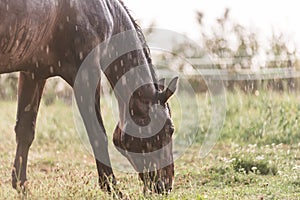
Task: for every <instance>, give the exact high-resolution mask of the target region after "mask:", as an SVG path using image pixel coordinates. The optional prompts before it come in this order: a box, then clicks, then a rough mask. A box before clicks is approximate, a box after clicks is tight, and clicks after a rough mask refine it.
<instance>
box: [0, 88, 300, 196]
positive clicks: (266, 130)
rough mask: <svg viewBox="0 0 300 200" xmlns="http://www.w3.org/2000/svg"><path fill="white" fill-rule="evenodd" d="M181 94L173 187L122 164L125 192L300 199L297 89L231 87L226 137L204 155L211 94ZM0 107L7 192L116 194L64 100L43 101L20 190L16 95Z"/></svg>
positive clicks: (0, 154)
mask: <svg viewBox="0 0 300 200" xmlns="http://www.w3.org/2000/svg"><path fill="white" fill-rule="evenodd" d="M178 99H181V100H180V101H179V100H176V99H174V100H173V102H172V108H173V109H172V110H173V116H174V117H173V118H174V122H175V124H176V127H177V131H176V134H175V144H176V145H175V146H177V151H178V152H179V153H178V152H175V153H176V154H178V157H179V158H178V159H177V160H176V163H175V166H176V169H175V173H176V177H175V185H174V189H173V192H172V193H171V194H170V195H169V196H159V195H150V196H144V195H143V193H142V183H141V181H139V179H138V177H137V175H136V174H130V173H123V172H120V171H118V170H116V171H115V173H116V176H117V178H118V181H119V187H120V189H121V190H122V192H123V193H125V194H126V195H127V196H128V197H130V198H131V199H171V200H172V199H198V200H202V199H300V182H299V180H300V124H299V123H300V122H299V119H298V118H299V114H300V113H299V111H300V103H299V102H300V101H299V100H300V98H299V96H298V95H295V94H276V93H261V94H260V95H259V96H252V95H245V94H243V93H238V92H237V93H234V94H227V107H226V111H227V117H226V121H225V123H224V126H223V129H222V131H221V134H220V139H219V140H218V142H217V144H216V146H215V147H214V149H213V150H212V152H211V153H210V154H209V155H208V156H207V157H206V158H204V159H202V158H200V156H199V150H200V147H201V143H202V141H203V139H204V136H205V133H206V131H207V130H208V128H209V124H210V117H211V102H210V98H209V96H208V95H200V96H198V97H197V101H198V102H200V105H199V107H198V108H196V109H195V107H194V106H193V105H191V102H192V100H191V99H189V98H187V97H185V98H178ZM103 105H106V102H103ZM109 107H110V106H103V108H102V112H103V115H104V119H105V123H106V127H107V130H108V133H111V132H112V130H113V128H114V125H115V120H112V117H111V111H110V108H109ZM0 110H1V115H0V175H1V178H0V199H26V198H27V199H111V198H113V194H112V195H108V194H106V193H104V192H102V191H101V190H100V189H99V188H98V186H97V174H96V167H95V164H94V160H93V157H92V156H91V155H90V154H89V153H88V151H87V150H86V148H85V146H84V145H83V144H82V143H81V141H80V139H79V136H78V134H77V132H76V129H75V126H74V123H73V114H72V108H71V107H70V106H68V105H65V104H64V103H62V102H60V101H59V100H57V101H56V102H55V103H54V104H52V105H50V106H45V105H42V106H41V110H40V113H39V117H38V123H37V131H36V139H35V141H34V143H33V145H32V148H31V150H30V154H29V163H28V178H29V192H28V194H27V196H26V197H24V196H22V195H21V194H18V193H17V192H16V191H15V190H13V189H12V188H11V168H12V162H13V158H14V153H15V146H16V145H15V136H14V133H13V128H14V122H15V113H16V102H7V101H6V102H3V101H2V102H0ZM183 111H185V112H183ZM196 111H198V116H197V120H195V115H193V113H196ZM109 137H110V138H111V134H110V136H109ZM180 153H182V154H183V155H181V156H179V155H180ZM116 160H117V159H115V161H114V163H116ZM128 183H130V185H127V184H128Z"/></svg>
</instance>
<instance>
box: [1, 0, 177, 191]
mask: <svg viewBox="0 0 300 200" xmlns="http://www.w3.org/2000/svg"><path fill="white" fill-rule="evenodd" d="M123 33H124V34H123ZM99 44H102V45H100V46H99ZM131 44H133V47H136V48H130V50H129V51H126V50H125V51H124V50H122V47H127V45H128V46H130V45H131ZM95 49H96V51H94V50H95ZM91 52H96V53H91ZM111 55H114V56H111ZM114 57H115V58H116V59H112V58H114ZM82 66H83V67H82ZM86 66H88V67H86ZM100 66H101V67H100ZM101 68H102V71H103V72H104V74H105V75H106V77H107V78H108V80H109V82H110V84H111V86H112V88H113V89H114V92H115V94H116V97H117V100H118V105H119V110H120V121H119V123H118V125H117V127H116V129H115V132H114V137H113V142H114V144H115V146H116V148H117V149H118V150H119V151H120V152H121V153H122V154H123V155H124V156H126V157H127V159H128V160H129V161H130V163H131V164H132V165H133V167H134V168H135V170H137V172H139V176H140V178H141V179H142V181H143V182H144V185H145V189H151V190H154V191H155V192H158V193H162V192H168V191H170V190H171V189H172V185H173V179H174V165H173V155H172V134H173V132H174V127H173V124H172V120H171V115H170V109H169V107H168V104H167V101H168V99H169V98H170V97H171V96H172V95H173V93H174V92H175V89H176V85H177V78H175V79H173V80H172V81H171V83H170V84H169V86H168V87H166V88H165V87H164V83H163V82H164V81H161V82H159V81H157V78H156V75H155V72H154V68H153V66H152V64H151V58H150V53H149V48H148V47H147V45H146V42H145V39H144V36H143V34H142V32H141V30H140V28H139V27H138V25H137V24H136V23H135V21H134V20H133V19H132V17H131V16H130V14H129V13H128V10H127V9H126V7H125V6H124V5H123V3H122V2H121V1H119V0H39V1H36V0H1V1H0V74H1V73H9V72H16V71H20V77H19V87H18V111H17V122H16V126H15V132H16V140H17V151H16V157H15V161H14V169H13V172H12V185H13V187H14V188H17V187H22V186H23V185H24V183H25V182H26V180H27V178H26V166H27V157H28V151H29V148H30V146H31V144H32V142H33V139H34V135H35V123H36V117H37V113H38V108H39V104H40V99H41V96H42V93H43V88H44V85H45V82H46V80H47V79H48V78H49V77H53V76H60V77H62V78H63V79H64V80H65V81H66V82H67V83H68V84H70V85H71V86H72V87H73V89H74V93H75V97H76V101H77V105H78V107H79V110H80V113H81V116H82V118H83V121H84V124H85V127H86V130H87V132H88V136H89V139H90V143H91V146H92V149H93V152H94V155H95V158H96V165H97V170H98V174H99V184H100V186H101V188H104V189H107V190H108V191H110V190H111V188H110V185H111V183H112V184H113V185H114V184H115V183H116V181H115V177H114V173H113V170H112V168H111V165H110V158H109V154H108V147H107V137H106V132H105V129H104V126H103V122H102V118H101V112H100V104H99V101H100V92H99V87H100V84H99V83H100V81H99V77H100V76H99V74H100V69H101ZM120 82H121V84H119V83H120ZM93 113H95V115H94V114H93ZM155 129H156V130H155Z"/></svg>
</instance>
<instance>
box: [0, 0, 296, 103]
mask: <svg viewBox="0 0 300 200" xmlns="http://www.w3.org/2000/svg"><path fill="white" fill-rule="evenodd" d="M124 3H125V4H126V5H127V7H128V8H129V10H130V11H131V13H132V15H133V17H134V18H135V19H136V20H137V21H138V23H139V24H140V25H141V27H142V28H160V29H167V30H171V31H175V32H177V33H179V34H183V35H186V36H187V37H189V38H190V39H191V40H193V41H194V42H195V44H197V45H199V46H200V47H201V48H202V49H203V52H202V53H199V52H193V51H192V49H193V48H192V47H191V45H190V44H179V45H177V44H176V43H174V47H173V52H172V54H170V53H165V52H155V51H154V52H153V57H154V59H153V60H154V62H155V63H157V67H158V68H159V70H160V63H167V64H165V65H167V66H168V67H169V68H171V69H172V70H175V71H180V72H186V71H187V69H190V68H191V66H192V68H193V69H198V70H199V69H200V71H201V69H207V68H210V67H209V66H207V65H205V63H204V64H203V60H202V59H201V58H203V57H205V56H206V55H209V56H210V58H211V59H212V62H213V63H214V65H215V66H216V67H217V68H218V69H220V72H218V73H221V74H223V75H224V76H225V77H224V83H225V85H226V88H227V89H228V91H233V90H235V89H237V88H238V89H240V90H242V91H244V92H250V93H254V94H255V92H256V93H257V92H258V91H259V90H268V91H269V90H272V91H278V92H293V91H297V90H299V87H300V83H299V79H298V77H299V75H300V74H299V72H298V70H299V68H300V64H299V57H300V56H299V47H300V28H299V26H298V20H297V19H300V13H299V12H297V3H296V1H292V0H287V1H276V2H272V4H270V3H269V2H267V1H259V0H253V1H238V0H228V1H217V0H209V1H208V0H185V1H171V0H164V1H159V0H152V1H138V0H124ZM145 34H146V36H147V35H149V34H151V29H150V32H146V33H145ZM182 58H184V59H182ZM205 72H206V74H205V75H206V76H213V75H214V74H215V73H216V72H215V71H212V70H211V71H205ZM186 75H187V74H186ZM17 76H18V74H17V73H16V74H8V75H0V85H1V87H0V98H1V99H4V100H5V99H6V100H14V99H16V90H17V86H16V85H17V84H16V82H17ZM186 77H187V78H188V79H189V83H190V84H192V86H193V89H194V90H195V92H199V93H201V92H207V87H206V84H205V82H204V81H203V76H201V75H199V73H196V71H194V72H193V71H189V73H188V75H187V76H186ZM71 95H72V92H71V90H70V88H69V87H68V86H66V85H65V83H64V82H62V81H61V80H60V79H57V78H54V79H52V80H50V81H49V82H48V84H47V87H46V90H45V95H44V101H45V103H46V104H51V103H53V102H54V100H55V99H56V98H62V99H64V100H65V101H67V102H69V103H70V102H71V100H70V97H71Z"/></svg>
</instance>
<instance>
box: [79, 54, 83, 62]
mask: <svg viewBox="0 0 300 200" xmlns="http://www.w3.org/2000/svg"><path fill="white" fill-rule="evenodd" d="M79 59H80V60H83V53H82V52H80V53H79Z"/></svg>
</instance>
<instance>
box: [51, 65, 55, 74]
mask: <svg viewBox="0 0 300 200" xmlns="http://www.w3.org/2000/svg"><path fill="white" fill-rule="evenodd" d="M50 73H51V74H53V73H54V68H53V67H52V66H50Z"/></svg>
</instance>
